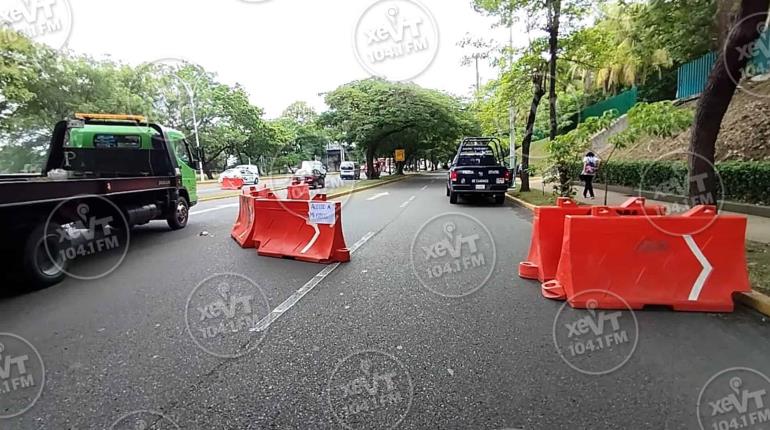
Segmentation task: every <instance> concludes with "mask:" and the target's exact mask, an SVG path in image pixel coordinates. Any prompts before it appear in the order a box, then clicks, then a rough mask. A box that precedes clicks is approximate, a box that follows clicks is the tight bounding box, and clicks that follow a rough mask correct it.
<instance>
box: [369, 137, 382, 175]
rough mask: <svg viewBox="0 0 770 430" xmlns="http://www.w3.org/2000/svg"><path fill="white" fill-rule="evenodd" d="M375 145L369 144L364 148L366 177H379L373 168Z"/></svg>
mask: <svg viewBox="0 0 770 430" xmlns="http://www.w3.org/2000/svg"><path fill="white" fill-rule="evenodd" d="M376 149H377V147H376V145H374V144H370V145H369V146H368V147H367V148H366V177H367V178H368V179H379V177H380V175H379V173H378V172H376V171H375V170H374V152H375V150H376Z"/></svg>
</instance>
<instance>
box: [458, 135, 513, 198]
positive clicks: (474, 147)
mask: <svg viewBox="0 0 770 430" xmlns="http://www.w3.org/2000/svg"><path fill="white" fill-rule="evenodd" d="M504 160H505V157H504V156H503V152H502V145H501V144H500V140H499V139H497V138H495V137H466V138H464V139H463V140H462V142H461V143H460V147H459V148H458V150H457V155H455V158H454V160H453V161H452V165H451V166H450V167H449V174H448V177H447V184H446V195H447V197H449V203H451V204H456V203H457V199H458V197H460V196H468V195H480V196H492V197H493V198H494V201H495V203H496V204H499V205H501V204H503V202H505V192H506V191H508V188H510V187H511V183H512V180H513V177H512V175H511V171H510V170H509V169H508V168H507V167H506V166H505V161H504Z"/></svg>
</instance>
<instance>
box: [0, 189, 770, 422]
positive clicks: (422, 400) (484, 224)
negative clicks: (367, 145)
mask: <svg viewBox="0 0 770 430" xmlns="http://www.w3.org/2000/svg"><path fill="white" fill-rule="evenodd" d="M343 202H344V209H343V226H344V233H345V237H346V240H347V244H348V245H349V246H353V245H354V244H355V245H356V249H355V251H354V253H353V255H352V261H351V262H350V263H347V264H342V265H339V266H338V267H335V266H322V265H318V264H311V263H302V262H297V261H292V260H285V259H274V258H265V257H259V256H257V255H256V254H255V252H254V251H253V250H243V249H241V248H239V247H238V246H237V244H236V243H235V242H234V241H233V240H232V239H231V238H230V236H229V232H230V228H231V226H232V224H233V221H234V220H235V218H236V215H237V211H238V209H237V201H236V200H235V199H229V200H217V201H211V202H206V203H203V204H200V205H198V206H196V207H195V208H193V212H192V217H191V221H190V224H189V225H188V227H187V228H186V229H184V230H181V231H177V232H171V231H168V229H167V227H166V226H165V223H152V224H150V225H148V226H144V227H140V228H138V229H137V230H136V231H135V232H134V233H133V235H132V237H131V244H130V247H129V250H128V254H127V255H126V258H125V259H124V260H123V261H122V263H121V264H120V265H119V267H118V268H117V269H116V270H115V271H114V272H112V273H111V274H109V275H108V276H106V277H103V278H101V279H98V280H93V281H83V280H77V279H71V278H70V279H67V280H65V281H64V282H63V283H61V284H59V285H57V286H55V287H52V288H49V289H46V290H43V291H37V292H33V293H28V294H23V295H15V296H10V297H5V298H2V299H0V332H8V333H13V334H16V335H19V336H22V337H23V338H24V339H26V340H28V341H29V342H30V343H31V344H32V345H34V346H35V347H36V348H37V350H38V351H39V353H40V356H41V357H42V360H43V362H44V364H45V386H44V388H43V391H42V395H41V396H40V398H39V399H38V400H37V402H35V403H34V406H33V407H32V408H31V409H29V410H28V411H27V412H25V413H24V414H21V415H20V416H17V417H14V418H10V419H2V418H0V428H2V429H107V428H110V427H111V426H112V425H113V424H116V425H115V427H113V428H132V429H135V428H141V427H139V426H138V423H139V420H140V419H141V420H143V421H144V422H145V423H146V424H147V428H163V429H166V428H176V427H174V424H176V426H178V428H189V429H233V428H243V429H263V428H283V429H294V428H296V429H326V428H329V429H331V428H354V429H375V428H394V427H397V428H403V429H438V428H441V429H505V428H508V429H512V428H518V429H621V428H628V429H681V428H695V429H697V428H699V421H698V413H699V410H698V409H697V407H698V404H699V396H701V390H702V389H703V388H704V386H706V384H707V382H708V381H709V379H710V378H711V377H712V376H714V375H716V374H717V373H718V372H720V371H722V370H725V369H729V368H734V367H746V368H751V369H755V370H757V371H759V372H761V373H764V374H765V375H768V374H770V330H769V328H770V322H768V321H767V319H765V318H763V317H762V316H760V315H758V314H756V313H753V311H750V310H747V309H744V308H739V309H737V311H736V312H735V313H733V314H700V313H675V312H671V311H668V310H662V309H660V310H645V311H640V312H636V313H635V314H632V313H631V312H621V313H619V314H616V313H611V312H607V313H603V312H600V313H596V312H589V311H578V310H572V309H570V308H568V307H567V308H566V309H562V308H563V306H562V303H560V302H554V301H549V300H546V299H544V298H543V297H542V296H541V295H540V290H539V288H538V287H539V285H537V284H536V283H534V282H529V281H524V280H521V279H520V278H518V276H517V264H518V262H519V261H521V260H523V259H524V258H525V256H526V253H527V248H528V245H529V237H530V233H531V214H530V213H529V212H528V211H526V210H524V209H521V208H517V207H514V206H511V205H510V204H509V203H506V205H505V206H502V207H501V206H495V205H493V204H492V203H491V202H472V204H469V203H467V202H461V204H459V205H450V204H449V201H448V198H447V197H445V195H444V183H443V176H430V175H426V176H417V177H412V178H410V179H408V180H405V181H400V182H396V183H393V184H389V185H387V186H384V187H379V188H374V189H370V190H367V191H363V192H360V193H356V194H354V195H352V196H350V197H349V198H343ZM202 232H206V233H207V234H204V235H201V233H202ZM77 264H82V265H88V264H99V262H98V261H92V260H87V261H83V262H80V263H77ZM332 269H333V270H332ZM597 270H602V269H601V267H597ZM218 274H227V275H221V276H219V277H216V276H217V275H218ZM319 275H321V276H319ZM212 277H213V278H212ZM223 277H224V278H228V277H229V278H228V279H229V280H228V281H227V282H229V283H230V284H228V285H232V287H231V288H230V289H227V290H223V289H222V288H221V285H223V283H222V282H220V281H221V280H222V279H224V278H223ZM242 277H245V278H248V279H249V280H250V281H244V280H243V279H244V278H242ZM238 282H240V284H238ZM235 284H238V285H235ZM255 285H256V286H255ZM303 286H304V287H305V290H308V289H310V291H309V292H308V293H307V294H306V295H305V296H304V297H302V298H301V299H300V300H299V301H297V302H296V303H294V304H293V306H291V307H289V306H285V307H284V308H283V309H282V310H284V311H285V312H284V313H283V314H282V315H281V317H280V318H279V319H277V320H275V321H274V322H273V323H272V324H271V325H270V326H269V327H267V328H266V329H265V330H264V331H256V332H251V331H248V330H233V331H227V332H224V333H220V336H219V337H216V336H214V337H213V338H209V339H208V340H201V339H202V338H200V337H196V339H194V338H193V337H194V336H195V335H194V334H193V333H203V332H204V331H199V330H198V329H199V328H202V327H203V326H201V325H200V324H201V321H203V320H204V319H205V317H204V315H205V309H206V308H205V306H203V305H205V300H204V302H201V303H197V302H195V301H196V300H197V299H198V298H199V295H200V294H199V293H200V292H201V291H202V290H207V291H208V293H207V294H209V296H207V297H204V299H205V298H209V299H212V300H213V299H216V298H217V297H218V295H219V296H221V297H223V298H224V299H225V300H229V299H230V298H233V297H243V296H246V295H249V294H247V293H248V292H249V291H251V292H252V293H253V294H251V295H249V297H252V299H253V300H252V301H251V302H250V304H251V305H252V306H251V310H252V316H253V315H257V316H259V317H260V318H261V317H264V316H266V315H267V313H268V312H269V311H270V310H272V309H275V308H276V307H279V305H281V304H282V303H284V302H285V301H286V300H287V299H289V298H290V297H292V295H293V294H295V292H296V291H297V290H299V289H300V288H302V287H303ZM311 288H312V289H311ZM188 299H190V300H191V302H190V303H193V302H195V303H193V306H191V307H190V309H189V310H190V312H188V311H187V310H188ZM231 303H232V302H231ZM241 304H243V302H241ZM192 308H195V309H192ZM208 309H209V312H211V308H208ZM240 309H241V310H243V309H245V308H244V307H242V308H240ZM220 311H221V309H220ZM587 317H590V318H593V320H592V321H604V322H605V323H606V325H605V328H604V330H605V331H604V332H602V337H601V338H602V339H604V342H605V344H602V345H599V346H597V345H595V344H590V343H586V342H583V343H581V344H580V345H582V346H581V348H587V347H589V348H592V349H593V351H590V352H588V351H586V350H584V349H582V350H581V349H578V350H577V351H575V350H574V348H575V346H576V345H578V343H574V342H573V343H569V342H570V339H571V338H570V333H571V332H570V333H568V332H567V331H566V330H565V329H564V328H565V327H567V326H572V327H576V326H577V325H576V324H575V323H577V322H580V321H583V320H585V319H586V318H587ZM613 323H614V324H613ZM188 325H189V326H190V327H191V329H190V331H189V332H188ZM585 327H588V325H586V326H585ZM607 327H610V328H607ZM236 331H237V332H236ZM605 334H609V335H612V336H614V337H612V338H611V339H610V338H609V337H606V336H604V335H605ZM212 339H213V340H212ZM597 339H599V338H598V337H597ZM584 340H585V339H584ZM557 344H558V345H562V349H561V351H562V354H561V355H560V353H559V350H557V347H556V345H557ZM568 345H571V348H572V349H570V346H568ZM591 345H592V346H591ZM206 350H208V352H206ZM217 355H219V356H217ZM221 356H229V357H235V358H223V357H221ZM0 364H1V363H0ZM0 370H2V369H0ZM752 375H753V376H752ZM726 376H729V374H727V375H726ZM756 377H757V376H756V374H753V373H745V374H743V375H742V379H741V381H742V382H743V385H742V386H741V385H740V384H738V385H735V384H733V382H734V379H729V380H725V381H722V380H721V379H719V378H717V379H716V380H715V383H713V384H709V385H708V386H706V387H705V389H704V390H703V393H704V394H703V398H702V399H701V406H702V408H701V410H700V413H701V414H706V415H703V416H704V417H705V418H704V421H703V423H704V428H707V429H708V428H719V427H718V426H717V427H712V426H711V422H712V421H713V420H712V421H709V422H708V423H707V422H706V421H707V419H709V418H713V417H708V416H707V415H710V411H711V409H710V408H709V403H710V402H711V403H712V404H713V400H715V399H718V398H720V396H721V395H724V396H727V395H729V394H731V393H733V392H735V393H739V390H738V388H751V389H756V390H758V389H759V387H761V386H762V384H763V383H764V382H762V381H761V380H760V381H759V382H756ZM752 378H755V379H752ZM728 383H729V385H728ZM757 384H758V385H757ZM768 384H770V381H768ZM756 390H755V391H756ZM5 399H6V398H5V397H2V396H0V415H3V414H4V411H5V414H8V413H9V412H12V408H14V407H17V406H18V405H16V404H8V403H7V402H5ZM763 399H764V407H769V406H768V405H770V394H769V395H767V396H765V397H764V398H763ZM706 400H708V402H707V401H706ZM4 402H5V403H4ZM755 406H756V405H755ZM758 410H759V411H760V412H761V411H762V409H761V408H759V409H758ZM139 411H144V412H139ZM148 411H152V412H148ZM704 411H705V412H704ZM127 415H128V416H127ZM754 417H756V415H754ZM768 417H770V415H768ZM759 419H762V416H759ZM116 421H117V423H116ZM172 422H173V423H174V424H171V423H172ZM765 425H766V426H767V425H770V424H765ZM741 428H762V427H751V426H748V425H747V426H743V427H741ZM764 428H767V427H764Z"/></svg>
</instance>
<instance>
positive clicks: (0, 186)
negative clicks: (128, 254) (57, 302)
mask: <svg viewBox="0 0 770 430" xmlns="http://www.w3.org/2000/svg"><path fill="white" fill-rule="evenodd" d="M194 163H195V160H194V158H193V153H192V152H191V150H190V147H189V145H188V143H187V141H186V140H185V137H184V135H183V134H182V133H181V132H179V131H176V130H173V129H169V128H165V127H162V126H160V125H158V124H154V123H150V122H148V121H147V119H146V118H145V117H143V116H139V115H113V114H82V113H79V114H75V116H74V118H73V119H69V120H64V121H60V122H58V123H57V124H56V126H55V127H54V129H53V133H52V135H51V140H50V144H49V148H48V158H47V162H46V163H45V166H44V168H42V169H41V172H40V173H39V174H21V175H18V174H0V236H2V237H3V239H4V240H2V241H0V261H1V262H2V263H1V264H2V265H3V266H6V267H5V268H4V274H5V275H8V274H9V273H10V275H9V276H11V279H12V280H13V281H15V283H16V284H17V285H18V286H21V287H22V288H24V289H28V288H43V287H47V286H51V285H54V284H56V283H58V282H60V281H61V280H62V279H63V278H64V277H65V276H66V275H67V274H68V268H69V266H70V263H71V262H72V261H73V260H74V259H75V258H77V255H75V254H76V253H75V252H71V251H72V249H73V247H72V246H71V241H72V240H73V239H72V237H71V233H72V232H73V231H75V230H77V229H78V228H81V229H82V228H84V227H85V228H86V229H90V230H91V234H92V235H93V234H94V233H95V231H98V232H99V233H98V234H101V235H105V234H112V233H113V232H120V233H119V235H120V236H122V237H125V236H127V235H128V234H129V230H130V229H131V228H132V227H133V226H137V225H142V224H146V223H149V222H150V221H151V220H165V221H166V222H167V223H168V226H169V227H170V228H171V229H172V230H178V229H182V228H185V227H186V226H187V222H188V218H189V208H190V207H191V206H193V205H195V204H196V203H197V200H198V197H197V192H196V191H197V188H196V186H197V185H196V184H197V183H196V176H195V170H194V168H193V167H192V166H194V165H195V164H194ZM86 217H87V218H86ZM94 220H96V224H95V222H94ZM105 220H106V221H105ZM102 221H103V222H102ZM100 223H102V224H104V225H100ZM75 236H81V237H85V236H87V234H83V235H79V234H75ZM65 239H66V240H65ZM115 242H117V240H116V239H115V240H114V241H113V242H110V241H105V240H104V239H101V241H99V242H97V243H98V247H99V248H102V247H103V246H104V244H105V243H107V244H110V243H113V244H114V243H115ZM121 245H122V244H121ZM95 248H96V247H95V246H94V245H93V244H91V245H90V247H86V248H85V249H86V250H87V251H88V250H90V251H91V252H90V253H93V251H94V250H95ZM77 249H81V250H82V249H84V248H83V244H81V245H80V246H79V247H78V248H77ZM64 251H67V252H64ZM85 253H89V252H85Z"/></svg>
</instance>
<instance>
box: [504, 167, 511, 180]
mask: <svg viewBox="0 0 770 430" xmlns="http://www.w3.org/2000/svg"><path fill="white" fill-rule="evenodd" d="M504 176H505V181H506V182H510V181H511V171H510V170H508V169H506V170H505V173H504Z"/></svg>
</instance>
